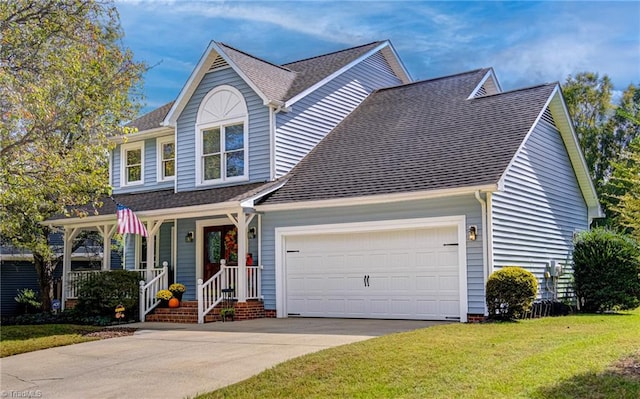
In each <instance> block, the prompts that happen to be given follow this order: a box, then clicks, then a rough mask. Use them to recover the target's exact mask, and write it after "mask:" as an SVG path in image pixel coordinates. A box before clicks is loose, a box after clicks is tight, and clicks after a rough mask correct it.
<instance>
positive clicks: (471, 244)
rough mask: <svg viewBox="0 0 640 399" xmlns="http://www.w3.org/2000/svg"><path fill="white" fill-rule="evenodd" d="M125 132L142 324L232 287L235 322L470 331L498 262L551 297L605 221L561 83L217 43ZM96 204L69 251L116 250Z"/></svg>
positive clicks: (391, 58) (387, 47) (126, 195)
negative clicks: (293, 319) (350, 320)
mask: <svg viewBox="0 0 640 399" xmlns="http://www.w3.org/2000/svg"><path fill="white" fill-rule="evenodd" d="M131 126H133V127H136V128H137V129H138V132H137V133H135V134H132V135H130V136H128V137H127V138H126V140H123V139H120V138H116V139H115V140H119V141H117V146H116V148H115V150H114V151H113V152H112V153H111V158H110V164H111V168H110V178H111V184H112V186H113V193H114V195H113V197H114V198H115V200H116V201H117V202H119V203H121V204H124V205H126V206H127V207H129V208H131V209H132V210H134V211H135V212H136V214H137V215H138V217H139V218H140V219H141V220H142V221H144V222H145V223H146V226H147V230H148V231H149V237H148V238H146V239H141V238H140V237H139V236H127V237H126V240H127V242H126V250H125V254H124V265H125V268H127V269H143V270H146V271H147V272H146V274H145V276H146V284H145V285H144V286H143V288H142V299H141V301H142V307H141V312H142V314H141V316H142V318H143V319H144V317H145V314H146V313H147V312H148V311H150V310H151V309H152V308H153V307H154V306H155V304H156V301H155V299H154V295H155V292H157V290H158V289H161V288H166V285H167V284H170V283H171V282H180V283H183V284H185V285H186V286H187V293H186V295H185V299H186V300H187V301H189V300H191V301H197V302H198V309H199V310H198V314H199V317H198V320H199V321H200V322H203V321H204V320H205V318H206V315H207V314H208V313H210V312H211V310H212V309H213V308H214V307H215V306H216V305H218V304H219V303H220V301H222V299H223V293H222V289H223V288H229V287H232V288H233V295H234V296H235V297H236V299H237V305H236V306H237V309H238V315H240V316H241V317H245V318H250V317H288V316H292V315H295V316H302V317H304V316H311V317H361V318H402V319H433V320H460V321H467V320H470V319H475V318H477V317H482V316H484V315H485V312H486V311H485V304H484V297H485V293H484V287H485V283H486V279H487V277H488V275H489V274H490V273H491V272H492V271H493V270H494V269H495V268H499V267H501V266H506V265H518V266H522V267H525V268H527V269H529V270H531V271H532V272H534V273H535V274H536V276H537V277H538V278H539V279H540V281H541V287H542V288H541V292H540V297H541V298H552V297H555V296H557V294H558V289H559V288H560V285H559V284H558V283H559V281H560V280H561V277H560V276H561V274H562V271H563V267H565V268H566V267H567V266H568V265H567V262H568V260H570V257H571V250H572V238H573V235H574V233H575V232H576V231H578V230H583V229H587V228H588V226H589V223H590V220H591V219H592V218H594V217H598V216H600V208H599V205H598V200H597V197H596V194H595V191H594V188H593V185H592V184H591V181H590V179H589V174H588V172H587V169H586V166H585V162H584V159H583V156H582V154H581V152H580V149H579V146H578V143H577V140H576V136H575V133H574V131H573V129H572V126H571V123H570V119H569V116H568V113H567V109H566V106H565V103H564V100H563V98H562V93H561V91H560V87H559V85H558V84H557V83H555V84H545V85H540V86H535V87H530V88H525V89H521V90H515V91H508V92H503V91H502V89H501V87H500V84H499V82H498V80H497V78H496V76H495V74H494V71H493V70H492V69H491V68H487V69H478V70H474V71H470V72H466V73H461V74H458V75H453V76H447V77H442V78H437V79H431V80H426V81H419V82H413V81H412V79H411V77H410V76H409V74H408V72H407V71H406V69H405V68H404V66H403V64H402V62H401V60H400V59H399V57H398V54H397V53H396V51H395V50H394V48H393V46H392V45H391V43H390V42H388V41H381V42H374V43H370V44H366V45H363V46H358V47H354V48H350V49H346V50H343V51H338V52H335V53H330V54H324V55H320V56H316V57H313V58H308V59H304V60H301V61H297V62H292V63H289V64H285V65H275V64H272V63H269V62H268V61H265V60H262V59H260V58H257V57H255V56H252V55H249V54H246V53H244V52H242V51H239V50H237V49H234V48H232V47H230V46H227V45H225V44H222V43H218V42H211V44H210V45H209V47H208V48H207V49H206V50H205V52H204V54H203V56H202V58H201V59H200V61H199V62H198V64H197V66H196V67H195V69H194V71H193V72H192V74H191V76H190V77H189V79H188V81H187V82H186V84H185V85H184V87H183V88H182V90H181V92H180V93H179V95H178V97H177V98H176V100H175V101H174V102H171V103H169V104H166V105H164V106H162V107H160V108H158V109H156V110H154V111H152V112H150V113H148V114H146V115H144V116H142V117H141V118H139V119H137V120H135V121H133V122H131ZM98 211H99V215H97V216H91V217H87V218H82V219H73V218H65V219H56V220H52V221H50V222H49V223H51V224H54V225H59V226H61V227H63V228H64V231H65V243H70V242H71V241H72V240H73V238H74V236H75V235H76V234H77V232H78V231H81V230H82V229H97V230H99V231H100V232H101V233H102V234H103V236H104V237H105V238H110V237H111V236H112V235H113V232H114V231H115V228H116V225H115V224H116V211H115V204H114V203H112V202H111V201H105V203H104V206H103V207H102V208H101V209H99V210H98ZM105 242H107V243H109V242H110V240H108V239H106V240H105ZM108 250H109V248H105V253H107V252H108ZM66 264H67V263H65V265H66ZM163 265H165V266H166V271H165V269H163V268H162V266H163ZM66 270H67V269H65V272H66ZM63 275H64V273H63ZM63 280H64V277H63ZM67 283H68V284H67V285H69V282H67Z"/></svg>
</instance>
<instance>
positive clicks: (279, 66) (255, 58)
mask: <svg viewBox="0 0 640 399" xmlns="http://www.w3.org/2000/svg"><path fill="white" fill-rule="evenodd" d="M213 43H215V44H217V45H218V46H220V47H224V48H227V49H230V50H233V51H236V52H238V53H240V54H242V55H245V56H247V57H250V58H253V59H254V60H256V61H260V62H264V63H265V64H269V65H271V66H272V67H276V68H280V69H283V70H285V71H287V72H292V73H296V72H295V71H292V70H291V69H289V68H287V67H284V66H283V65H278V64H274V63H272V62H269V61H267V60H265V59H262V58H260V57H256V56H255V55H253V54H249V53H247V52H246V51H242V50H238V49H237V48H235V47H233V46H229V45H228V44H226V43H223V42H216V41H213Z"/></svg>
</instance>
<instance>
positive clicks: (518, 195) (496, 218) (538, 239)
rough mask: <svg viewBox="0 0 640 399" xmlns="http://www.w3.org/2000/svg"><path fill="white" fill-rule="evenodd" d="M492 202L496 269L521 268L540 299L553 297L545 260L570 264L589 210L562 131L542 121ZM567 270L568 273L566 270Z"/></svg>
mask: <svg viewBox="0 0 640 399" xmlns="http://www.w3.org/2000/svg"><path fill="white" fill-rule="evenodd" d="M504 183H505V185H504V191H503V192H498V193H495V194H494V195H493V198H492V212H493V215H492V219H493V255H494V266H495V267H497V268H500V267H503V266H509V265H514V266H521V267H524V268H526V269H528V270H530V271H531V272H532V273H534V274H535V275H536V277H537V278H538V280H539V282H540V283H541V284H540V296H541V297H542V298H551V297H552V296H551V293H550V292H549V290H547V289H546V286H545V281H544V272H545V268H546V266H547V263H548V262H549V260H555V261H556V262H557V263H559V264H565V263H567V261H568V260H569V261H570V259H571V253H572V251H573V243H572V239H573V233H574V231H576V230H586V229H587V228H588V214H587V206H586V204H585V201H584V199H583V197H582V194H581V191H580V187H579V185H578V181H577V179H576V176H575V173H574V171H573V168H572V166H571V162H570V161H569V157H568V155H567V151H566V148H565V146H564V143H563V141H562V138H561V136H560V132H559V131H558V130H557V129H556V128H555V127H554V126H553V125H551V124H550V123H548V122H545V121H540V122H539V123H538V125H537V126H536V128H535V129H534V131H533V132H532V134H531V135H530V137H529V138H528V139H527V141H526V142H525V144H524V146H523V148H522V150H521V151H520V153H519V154H518V155H517V156H516V159H515V161H514V163H513V164H512V166H511V167H510V169H509V170H508V171H507V174H506V176H505V180H504ZM565 270H566V268H565Z"/></svg>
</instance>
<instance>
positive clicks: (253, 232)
mask: <svg viewBox="0 0 640 399" xmlns="http://www.w3.org/2000/svg"><path fill="white" fill-rule="evenodd" d="M256 234H257V233H256V228H255V227H251V228H249V233H248V236H249V239H250V240H251V239H254V238H256Z"/></svg>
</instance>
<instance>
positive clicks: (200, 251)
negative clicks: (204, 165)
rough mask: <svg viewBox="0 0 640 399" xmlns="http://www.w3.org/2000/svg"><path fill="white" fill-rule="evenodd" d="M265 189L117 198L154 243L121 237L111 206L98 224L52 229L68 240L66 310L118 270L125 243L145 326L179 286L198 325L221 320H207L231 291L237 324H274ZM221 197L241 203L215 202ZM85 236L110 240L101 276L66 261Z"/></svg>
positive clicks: (88, 220) (63, 222)
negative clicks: (268, 296) (268, 303)
mask: <svg viewBox="0 0 640 399" xmlns="http://www.w3.org/2000/svg"><path fill="white" fill-rule="evenodd" d="M261 186H262V184H261V185H257V184H255V185H250V186H248V188H250V189H251V190H249V191H248V192H247V191H244V194H240V195H239V193H242V192H243V190H240V188H239V187H228V188H224V189H215V190H214V189H212V190H203V191H199V192H197V193H173V192H163V193H158V192H153V193H141V194H127V195H122V196H116V199H115V201H122V202H123V203H126V204H127V206H130V207H131V209H133V210H135V211H136V212H135V214H136V216H137V217H138V218H139V219H140V220H141V221H142V222H143V223H144V224H145V225H146V230H147V232H148V235H147V236H146V237H142V236H140V235H134V234H125V235H118V234H116V232H117V229H118V225H117V220H116V213H115V201H112V202H113V203H111V202H108V201H105V203H104V204H103V205H102V207H101V208H100V209H99V214H96V215H95V216H88V217H82V218H72V219H65V218H60V219H56V220H52V221H48V222H47V223H48V224H50V225H51V226H52V227H54V226H55V227H59V228H61V229H62V231H63V232H64V251H65V256H64V258H63V273H62V298H61V299H62V308H63V309H64V307H65V306H66V305H67V304H71V303H73V301H74V300H76V299H77V295H78V287H79V285H80V284H81V282H83V281H86V280H87V279H91V278H92V277H94V276H96V275H98V274H100V273H108V272H109V271H110V270H111V269H112V268H115V267H113V266H112V265H111V264H110V263H111V260H110V258H111V250H112V247H115V245H116V244H115V243H119V244H118V245H119V248H120V249H121V251H122V265H121V268H122V269H124V270H131V271H134V272H136V273H138V274H139V276H140V312H139V315H140V319H141V321H145V319H146V317H147V316H148V315H150V314H151V312H152V311H153V310H154V309H155V308H156V307H157V306H158V304H159V302H160V301H159V300H158V299H157V298H156V294H157V293H158V291H160V290H163V289H168V287H169V286H170V285H171V284H172V283H181V284H183V285H185V286H186V287H187V292H186V293H185V296H184V297H183V299H184V302H185V306H184V307H185V308H187V307H188V308H191V307H196V308H197V320H196V322H198V323H204V322H205V321H210V320H212V319H215V316H214V317H213V318H212V317H207V315H215V314H218V312H219V311H218V310H217V309H218V308H219V307H220V303H221V302H222V300H223V290H225V289H232V290H233V299H234V303H235V308H236V309H237V310H238V313H237V316H236V317H235V318H236V319H248V318H257V317H265V316H267V317H268V316H269V315H268V314H266V313H268V312H265V311H264V307H263V305H262V300H263V294H262V292H261V290H262V269H263V267H262V265H260V259H261V255H262V254H261V252H262V248H261V215H260V214H259V213H258V212H256V211H255V209H254V208H253V205H254V201H255V199H256V198H259V197H260V196H261V195H263V194H264V192H263V191H261V190H259V188H261ZM248 188H244V190H247V189H248ZM271 189H272V188H271ZM220 193H223V194H225V195H228V196H232V198H233V199H229V200H227V201H226V202H217V203H216V202H214V203H209V202H207V201H211V200H212V199H213V197H215V196H219V195H220ZM160 197H162V199H163V201H160V200H159V198H160ZM165 197H166V198H165ZM161 202H164V204H166V205H168V204H170V203H171V204H177V203H182V204H183V206H180V207H174V208H163V209H159V208H157V206H158V204H159V203H161ZM166 205H165V206H166ZM83 231H94V232H96V231H97V232H98V233H99V234H100V236H101V237H102V242H103V251H102V257H103V259H102V266H101V269H100V270H91V271H75V270H72V269H71V265H70V262H69V259H70V257H69V256H66V255H68V254H69V253H70V252H71V248H72V247H73V244H74V242H75V240H77V237H78V236H79V235H80V234H81V233H82V232H83ZM116 267H117V266H116ZM194 303H195V304H197V306H194V305H193V304H194ZM187 305H188V306H187ZM162 312H165V311H160V313H162ZM156 313H158V312H156ZM272 313H273V312H272ZM189 320H192V318H189Z"/></svg>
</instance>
